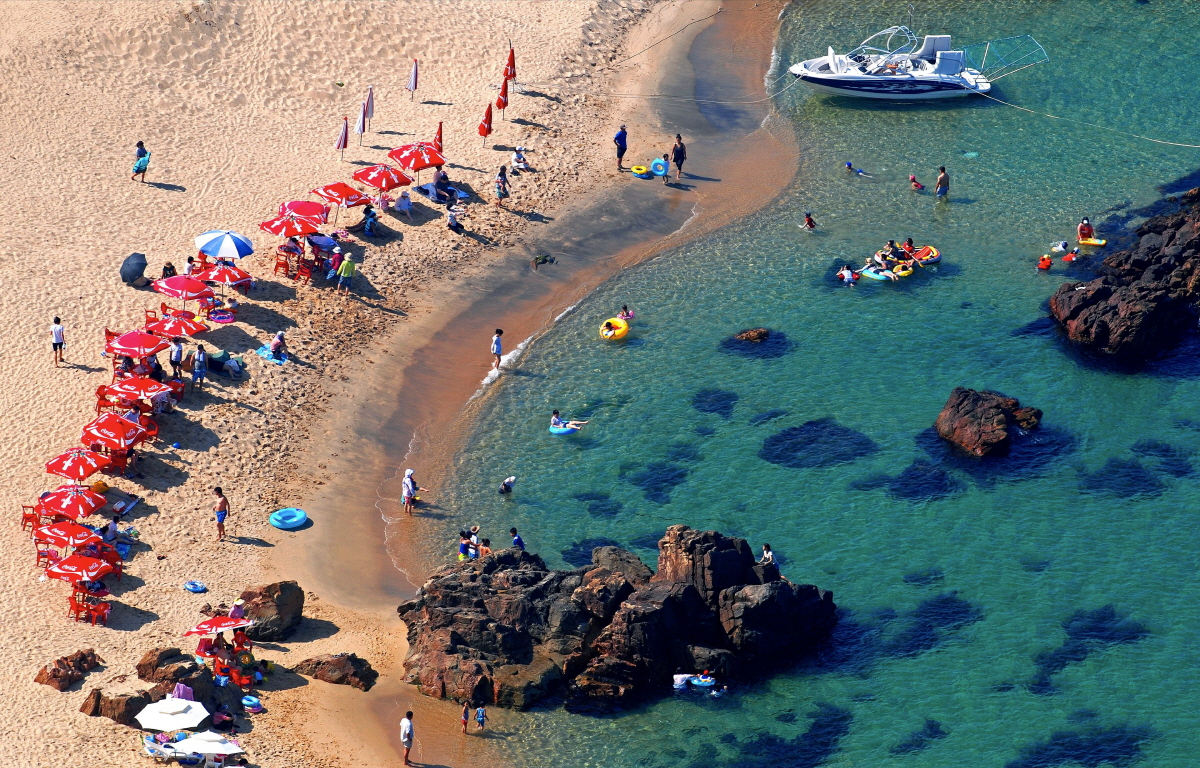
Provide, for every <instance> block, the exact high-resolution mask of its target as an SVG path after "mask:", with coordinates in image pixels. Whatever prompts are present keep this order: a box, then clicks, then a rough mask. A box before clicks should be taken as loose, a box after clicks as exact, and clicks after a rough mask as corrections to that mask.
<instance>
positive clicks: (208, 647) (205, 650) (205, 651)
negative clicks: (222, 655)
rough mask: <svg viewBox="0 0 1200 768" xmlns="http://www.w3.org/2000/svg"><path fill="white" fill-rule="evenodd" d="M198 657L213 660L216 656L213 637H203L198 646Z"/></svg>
mask: <svg viewBox="0 0 1200 768" xmlns="http://www.w3.org/2000/svg"><path fill="white" fill-rule="evenodd" d="M196 655H197V656H199V657H200V658H202V659H211V658H214V657H215V656H216V654H215V653H213V639H212V638H211V637H202V638H200V642H199V643H198V644H197V645H196Z"/></svg>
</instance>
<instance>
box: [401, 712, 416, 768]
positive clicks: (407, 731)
mask: <svg viewBox="0 0 1200 768" xmlns="http://www.w3.org/2000/svg"><path fill="white" fill-rule="evenodd" d="M400 744H401V745H403V746H404V764H405V765H412V762H410V761H409V759H408V753H409V751H410V750H411V749H412V745H413V713H412V710H409V711H408V712H405V713H404V719H402V720H401V721H400Z"/></svg>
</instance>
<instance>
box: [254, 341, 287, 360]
mask: <svg viewBox="0 0 1200 768" xmlns="http://www.w3.org/2000/svg"><path fill="white" fill-rule="evenodd" d="M256 354H258V356H259V357H261V358H262V359H263V360H266V361H268V362H272V363H275V364H276V365H283V364H284V363H286V362H287V361H288V356H287V355H286V354H285V355H284V356H283V357H282V358H277V357H275V355H273V354H271V347H270V345H268V344H263V345H262V346H261V347H259V348H258V350H257V353H256Z"/></svg>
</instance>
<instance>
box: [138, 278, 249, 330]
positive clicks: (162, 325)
mask: <svg viewBox="0 0 1200 768" xmlns="http://www.w3.org/2000/svg"><path fill="white" fill-rule="evenodd" d="M239 271H240V270H239ZM188 314H191V313H190V312H189V313H188ZM145 330H147V331H149V332H150V333H153V334H154V335H155V336H162V337H163V338H164V339H173V338H175V337H176V336H195V335H196V334H197V333H204V332H205V331H207V330H208V326H207V325H205V324H204V323H202V322H200V321H199V320H193V319H191V318H190V317H182V316H180V317H176V316H174V315H168V316H167V317H162V318H159V319H158V320H155V321H154V322H153V323H150V324H149V325H147V326H146V328H145Z"/></svg>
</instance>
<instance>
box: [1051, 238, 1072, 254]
mask: <svg viewBox="0 0 1200 768" xmlns="http://www.w3.org/2000/svg"><path fill="white" fill-rule="evenodd" d="M1070 247H1071V244H1070V243H1068V242H1067V241H1066V240H1059V241H1058V242H1057V243H1055V244H1054V245H1052V246H1050V250H1052V251H1054V252H1055V253H1066V251H1067V249H1068V248H1070Z"/></svg>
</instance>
